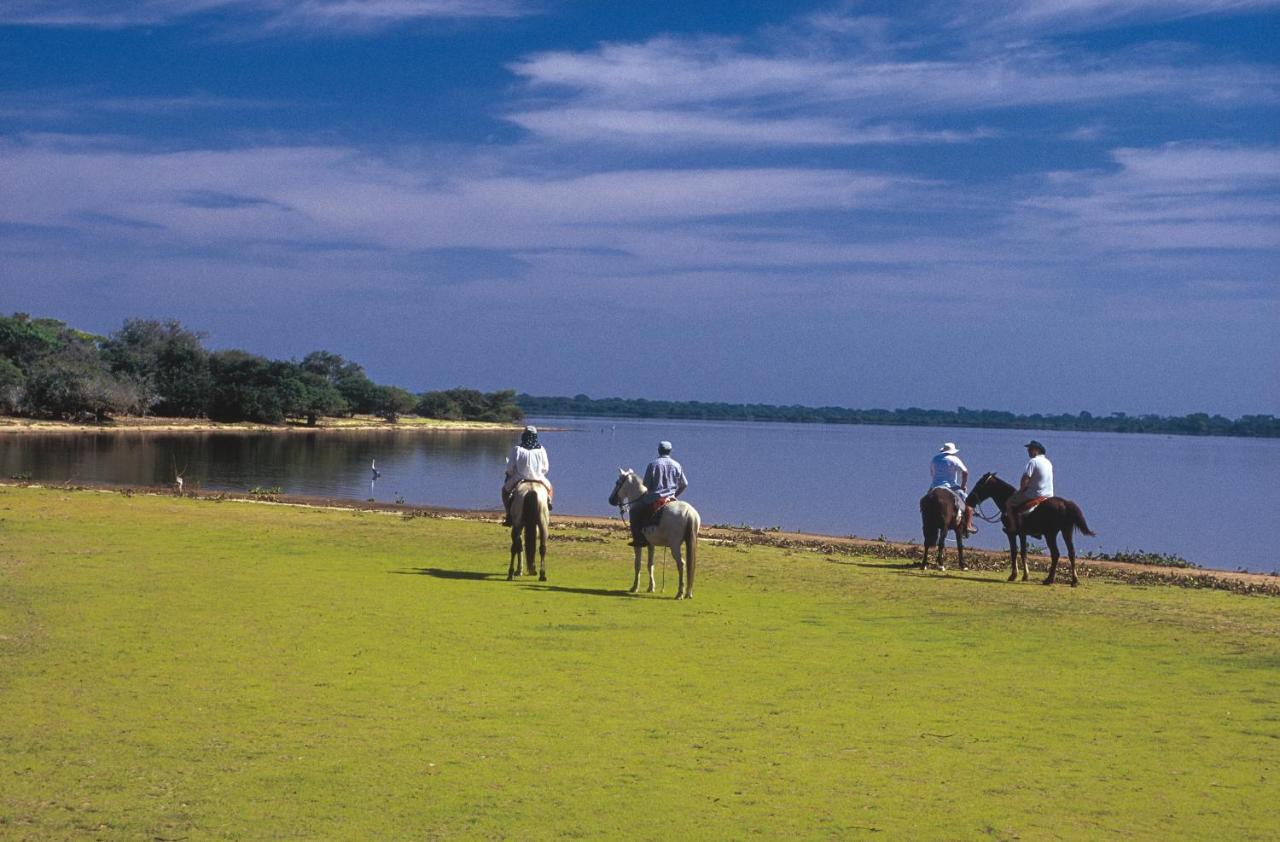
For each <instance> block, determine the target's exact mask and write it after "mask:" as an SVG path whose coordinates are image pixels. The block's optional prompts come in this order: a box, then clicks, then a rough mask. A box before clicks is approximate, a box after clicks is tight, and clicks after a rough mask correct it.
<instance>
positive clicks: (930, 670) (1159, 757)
mask: <svg viewBox="0 0 1280 842" xmlns="http://www.w3.org/2000/svg"><path fill="white" fill-rule="evenodd" d="M602 534H603V533H600V532H593V531H590V530H585V529H575V530H563V529H557V530H555V531H553V534H552V541H551V547H550V551H549V554H548V564H547V569H548V575H549V581H548V582H546V583H538V582H536V581H532V580H529V579H525V580H522V581H519V582H512V583H508V582H506V581H505V571H506V565H507V533H506V531H505V530H502V529H500V528H498V527H497V526H495V525H493V524H491V523H477V522H473V521H465V520H454V519H446V518H435V517H398V516H394V515H387V514H378V513H370V512H353V511H334V510H320V509H303V508H292V507H284V506H270V505H262V504H254V503H240V502H222V503H214V502H210V501H198V500H190V499H175V498H165V497H152V496H144V495H134V496H130V497H126V496H123V495H119V494H103V493H92V492H64V491H58V490H50V489H32V488H0V752H3V756H4V758H5V770H4V772H3V775H4V777H3V781H4V784H3V786H0V837H6V836H12V837H15V838H23V839H28V838H30V839H46V838H48V839H62V838H67V837H72V836H77V835H85V836H94V837H97V838H120V839H134V838H178V837H188V838H218V837H223V838H273V837H303V838H379V837H382V838H423V837H426V838H474V837H503V838H530V839H540V838H562V837H565V836H573V837H583V838H604V837H613V838H618V837H626V838H673V837H690V838H740V837H744V836H748V835H763V836H766V837H776V836H780V835H784V834H785V835H793V836H799V837H804V838H832V837H835V838H859V837H862V836H874V837H878V838H975V837H991V838H996V839H1014V838H1024V839H1025V838H1095V837H1097V836H1101V835H1121V834H1123V835H1125V836H1127V837H1131V838H1138V839H1170V838H1182V839H1185V838H1205V839H1209V838H1213V839H1222V838H1232V839H1265V838H1275V836H1277V835H1278V834H1280V819H1277V818H1276V816H1275V812H1274V811H1273V810H1270V809H1268V808H1267V807H1266V806H1265V805H1269V804H1272V803H1274V801H1275V797H1276V795H1277V792H1278V791H1280V784H1278V783H1277V780H1278V775H1280V769H1278V768H1277V767H1278V766H1280V764H1278V763H1277V760H1276V757H1277V755H1278V754H1280V752H1277V751H1276V747H1277V745H1280V742H1278V741H1280V669H1278V667H1280V600H1275V599H1272V598H1262V597H1243V596H1239V595H1234V594H1229V593H1223V592H1219V591H1198V590H1186V589H1181V588H1163V587H1141V588H1137V587H1131V586H1126V585H1120V584H1110V583H1105V582H1100V581H1089V582H1088V583H1087V584H1086V585H1085V586H1083V587H1081V588H1078V589H1074V590H1073V589H1070V588H1065V587H1061V588H1045V587H1040V586H1038V585H1030V584H1028V585H1020V584H1006V583H1004V582H1002V581H1000V580H1001V579H1002V578H1003V573H969V572H958V573H949V574H946V575H943V574H939V573H937V572H933V573H926V574H921V573H918V572H916V571H914V570H910V569H908V568H907V567H906V566H905V562H903V561H899V560H895V559H885V558H872V557H863V556H857V555H847V554H835V555H823V554H820V553H815V552H808V551H804V550H797V549H788V548H779V547H764V546H745V545H738V546H732V545H717V544H714V543H710V542H708V543H704V544H703V546H702V547H701V548H700V551H701V553H700V562H701V564H700V567H699V571H698V580H697V587H696V589H695V593H696V599H695V601H693V602H691V603H677V602H675V601H674V600H672V599H670V596H671V594H672V593H673V591H674V570H668V571H667V573H668V576H667V578H668V579H669V580H670V581H668V582H667V594H665V595H656V596H646V595H640V596H629V595H627V594H625V593H624V589H625V588H626V586H627V585H629V583H630V580H631V562H630V558H631V553H630V550H629V549H628V548H626V547H625V546H623V545H622V542H621V540H620V539H608V540H604V541H601V540H600V538H601V537H602ZM659 578H661V574H659Z"/></svg>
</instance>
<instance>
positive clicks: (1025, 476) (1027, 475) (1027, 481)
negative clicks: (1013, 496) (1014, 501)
mask: <svg viewBox="0 0 1280 842" xmlns="http://www.w3.org/2000/svg"><path fill="white" fill-rule="evenodd" d="M1033 470H1034V467H1033V465H1032V463H1031V462H1028V463H1027V469H1026V470H1025V471H1023V472H1022V482H1020V483H1018V490H1019V491H1026V490H1027V486H1029V485H1031V474H1032V471H1033Z"/></svg>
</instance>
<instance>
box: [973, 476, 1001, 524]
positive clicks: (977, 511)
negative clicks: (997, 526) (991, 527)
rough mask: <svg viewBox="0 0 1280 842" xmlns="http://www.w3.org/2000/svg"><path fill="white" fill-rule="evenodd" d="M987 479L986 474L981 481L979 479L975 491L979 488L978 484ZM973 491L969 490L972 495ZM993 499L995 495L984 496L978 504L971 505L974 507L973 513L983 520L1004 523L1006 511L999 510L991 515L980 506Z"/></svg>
mask: <svg viewBox="0 0 1280 842" xmlns="http://www.w3.org/2000/svg"><path fill="white" fill-rule="evenodd" d="M985 480H986V477H985V476H984V477H983V478H982V479H981V480H979V481H978V485H975V486H974V487H973V491H977V490H978V486H980V485H982V483H983V482H984V481H985ZM973 491H970V492H969V494H970V495H972V494H973ZM993 499H995V498H993V497H983V498H982V501H981V502H979V503H978V505H977V506H973V507H971V508H972V509H973V513H974V514H975V515H977V516H978V517H979V518H980V519H982V520H984V521H986V522H987V523H1003V522H1004V512H999V513H997V514H996V515H995V516H989V515H988V514H987V513H986V512H984V511H982V509H981V508H979V506H981V505H982V504H983V503H985V502H987V501H988V500H993Z"/></svg>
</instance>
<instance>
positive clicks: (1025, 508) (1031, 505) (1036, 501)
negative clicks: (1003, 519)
mask: <svg viewBox="0 0 1280 842" xmlns="http://www.w3.org/2000/svg"><path fill="white" fill-rule="evenodd" d="M1048 499H1049V498H1048V497H1033V498H1031V499H1030V500H1028V501H1027V502H1025V503H1023V504H1022V505H1021V506H1019V507H1018V514H1019V515H1021V516H1026V515H1029V514H1031V513H1032V512H1034V511H1035V510H1036V507H1037V506H1039V505H1040V504H1041V503H1043V502H1044V501H1045V500H1048Z"/></svg>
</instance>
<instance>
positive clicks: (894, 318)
mask: <svg viewBox="0 0 1280 842" xmlns="http://www.w3.org/2000/svg"><path fill="white" fill-rule="evenodd" d="M957 10H959V11H957ZM1277 43H1280V0H991V2H985V3H968V4H956V3H950V2H914V3H913V2H843V3H842V2H835V3H832V2H824V3H817V2H813V3H809V2H793V3H777V2H760V1H759V0H756V2H752V1H751V0H737V2H729V0H711V2H699V3H679V4H677V3H670V4H668V3H610V2H570V0H367V2H357V0H48V1H47V2H44V1H42V2H37V0H0V311H3V312H13V311H25V312H30V313H32V314H38V315H48V316H53V317H56V318H61V319H64V320H66V321H68V322H70V323H72V324H75V325H77V326H79V327H83V328H86V329H91V330H97V331H101V332H108V331H111V330H114V329H116V328H118V327H119V325H120V323H121V321H122V320H123V319H125V318H128V317H148V318H170V317H172V318H177V319H180V320H181V321H182V322H183V323H185V324H187V325H189V326H191V327H194V328H198V329H202V330H204V331H206V332H207V333H208V344H209V345H210V346H211V347H241V348H245V349H248V350H252V351H256V352H258V353H263V354H267V355H270V356H275V357H301V356H302V355H304V354H305V353H307V352H308V351H311V350H314V349H317V348H324V349H327V350H331V351H335V352H338V353H341V354H344V355H346V356H348V357H350V358H352V359H356V360H358V361H361V362H362V363H364V364H365V366H366V367H367V368H368V370H369V371H370V374H371V375H372V376H374V377H375V379H378V380H379V381H381V382H389V383H397V384H399V385H403V386H406V387H409V388H412V389H415V390H418V389H429V388H448V387H451V386H455V385H467V386H473V387H477V388H481V389H485V390H489V389H499V388H515V389H519V390H522V391H528V392H532V393H534V394H576V393H579V392H585V393H587V394H590V395H592V396H595V397H605V396H615V395H617V396H625V397H655V398H667V399H677V400H681V399H700V400H723V401H733V402H765V403H803V404H811V405H827V404H830V405H841V406H853V407H864V408H866V407H887V408H894V407H906V406H923V407H932V408H943V409H949V408H954V407H956V406H968V407H975V408H977V407H985V408H997V409H1012V410H1015V411H1021V412H1078V411H1080V410H1089V411H1091V412H1094V413H1107V412H1113V411H1124V412H1128V413H1131V414H1134V413H1144V412H1155V413H1162V414H1181V413H1185V412H1194V411H1208V412H1222V413H1224V414H1227V415H1231V416H1237V415H1241V414H1246V413H1271V414H1280V350H1278V347H1277V341H1276V338H1275V337H1276V334H1277V333H1278V331H1277V328H1278V327H1280V306H1278V305H1280V300H1278V299H1280V288H1278V284H1277V280H1278V278H1277V275H1278V274H1280V260H1278V259H1277V258H1278V256H1280V117H1278V115H1280V108H1278V107H1277V101H1278V98H1280V88H1278V85H1277V81H1278V79H1280V77H1278V75H1277V67H1276V55H1277V53H1276V50H1275V44H1277Z"/></svg>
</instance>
